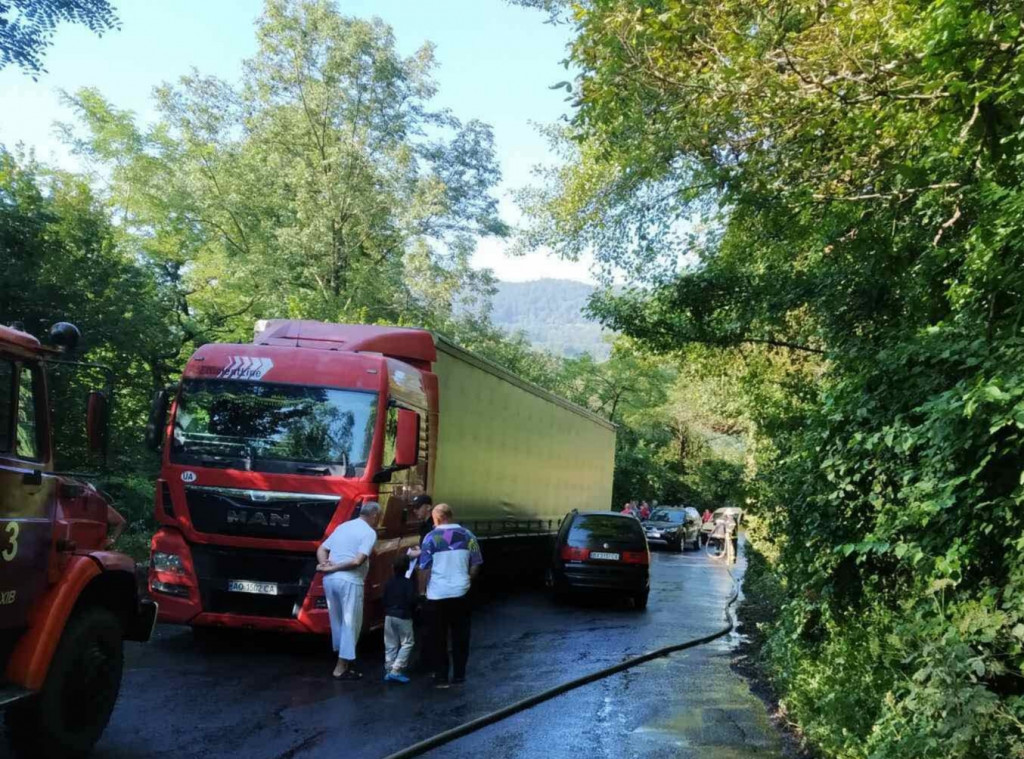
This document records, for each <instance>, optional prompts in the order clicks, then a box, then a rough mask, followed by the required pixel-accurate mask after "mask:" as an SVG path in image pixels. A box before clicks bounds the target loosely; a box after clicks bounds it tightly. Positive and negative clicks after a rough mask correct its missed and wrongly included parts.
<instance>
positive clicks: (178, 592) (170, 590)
mask: <svg viewBox="0 0 1024 759" xmlns="http://www.w3.org/2000/svg"><path fill="white" fill-rule="evenodd" d="M152 587H153V590H155V591H158V592H160V593H166V594H167V595H169V596H178V597H179V598H188V586H187V585H175V584H174V583H172V582H160V581H159V580H153V585H152Z"/></svg>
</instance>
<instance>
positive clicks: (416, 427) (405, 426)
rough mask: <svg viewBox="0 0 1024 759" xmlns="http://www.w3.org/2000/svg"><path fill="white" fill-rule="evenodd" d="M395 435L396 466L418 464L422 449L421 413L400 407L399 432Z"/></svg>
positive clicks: (403, 467) (399, 467)
mask: <svg viewBox="0 0 1024 759" xmlns="http://www.w3.org/2000/svg"><path fill="white" fill-rule="evenodd" d="M395 437H396V439H395V468H397V469H405V468H407V467H411V466H416V462H417V461H419V449H420V415H419V414H417V413H416V412H415V411H411V410H409V409H404V408H402V409H399V410H398V434H397V435H396V436H395Z"/></svg>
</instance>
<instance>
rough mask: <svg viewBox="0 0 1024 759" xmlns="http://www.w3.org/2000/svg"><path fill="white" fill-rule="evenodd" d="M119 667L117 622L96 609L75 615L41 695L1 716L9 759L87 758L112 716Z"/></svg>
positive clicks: (121, 656)
mask: <svg viewBox="0 0 1024 759" xmlns="http://www.w3.org/2000/svg"><path fill="white" fill-rule="evenodd" d="M123 666H124V651H123V648H122V641H121V625H120V623H119V622H118V620H117V617H115V616H114V615H113V614H112V613H111V612H110V611H108V610H107V609H104V608H102V607H98V606H93V607H88V608H85V609H81V610H80V611H77V612H75V613H74V614H73V615H72V617H71V619H70V620H69V621H68V624H67V626H66V627H65V628H64V634H63V635H61V638H60V642H59V643H58V644H57V650H56V652H55V653H54V655H53V661H52V662H51V663H50V671H49V672H48V673H47V676H46V682H45V683H44V684H43V688H42V690H41V691H40V692H39V693H38V694H36V695H35V696H33V697H32V698H30V699H28V700H26V701H24V702H22V703H20V704H17V705H15V706H14V707H12V708H11V709H9V710H8V711H7V714H6V720H7V735H8V738H9V739H10V742H11V747H12V748H13V749H14V753H15V755H16V756H19V757H21V756H24V757H28V756H32V757H46V758H47V759H72V758H74V757H83V756H85V755H86V754H88V753H89V751H91V750H92V747H93V746H94V745H95V743H96V741H98V740H99V738H100V735H101V734H102V733H103V729H104V728H105V727H106V726H107V722H108V721H109V720H110V714H111V712H113V711H114V703H115V702H116V701H117V694H118V692H119V691H120V689H121V670H122V668H123Z"/></svg>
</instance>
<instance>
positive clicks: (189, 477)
mask: <svg viewBox="0 0 1024 759" xmlns="http://www.w3.org/2000/svg"><path fill="white" fill-rule="evenodd" d="M196 479H198V478H197V477H196V473H195V472H193V471H192V470H191V469H189V470H187V471H184V472H182V473H181V481H182V482H195V481H196Z"/></svg>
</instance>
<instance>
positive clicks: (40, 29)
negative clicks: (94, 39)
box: [0, 0, 118, 77]
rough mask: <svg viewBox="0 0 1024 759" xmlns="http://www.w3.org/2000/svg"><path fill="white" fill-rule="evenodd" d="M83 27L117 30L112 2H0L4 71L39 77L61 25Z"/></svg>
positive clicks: (0, 52) (0, 60)
mask: <svg viewBox="0 0 1024 759" xmlns="http://www.w3.org/2000/svg"><path fill="white" fill-rule="evenodd" d="M61 23H70V24H81V25H82V26H84V27H86V28H87V29H89V30H90V31H93V32H95V33H96V34H103V32H106V31H110V30H111V29H116V28H117V26H118V20H117V15H116V13H115V11H114V7H113V5H112V4H111V3H110V2H109V0H0V69H2V68H4V67H5V66H9V65H15V66H18V67H20V68H21V69H22V71H24V72H25V73H27V74H31V75H32V76H33V77H36V76H37V75H38V74H40V73H42V72H43V71H45V69H44V68H43V53H44V51H45V50H46V48H47V47H48V46H49V45H50V42H51V38H52V37H53V35H54V33H55V32H56V31H57V26H58V24H61Z"/></svg>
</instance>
